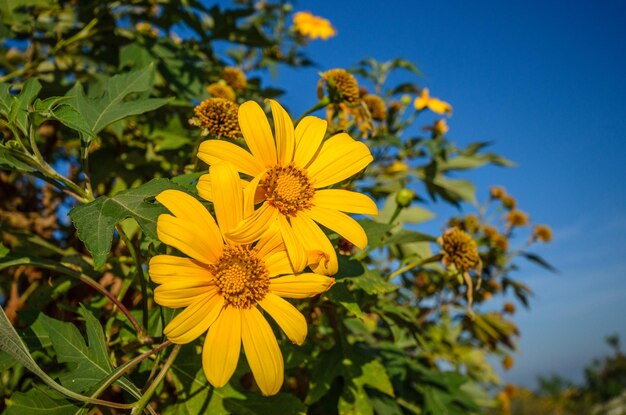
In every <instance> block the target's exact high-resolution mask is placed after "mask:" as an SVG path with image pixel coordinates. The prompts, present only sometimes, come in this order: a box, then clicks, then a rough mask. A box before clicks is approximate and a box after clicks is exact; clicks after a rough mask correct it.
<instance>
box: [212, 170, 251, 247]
mask: <svg viewBox="0 0 626 415" xmlns="http://www.w3.org/2000/svg"><path fill="white" fill-rule="evenodd" d="M209 174H210V175H211V178H212V181H214V182H215V183H219V186H215V187H214V188H213V207H214V209H215V216H216V217H217V222H218V223H219V226H220V230H221V231H222V234H223V235H225V234H226V233H227V232H228V231H230V230H232V229H235V228H236V227H237V225H238V224H239V222H241V220H242V219H243V190H242V189H241V182H240V179H239V174H237V171H236V170H235V168H234V167H233V166H232V164H230V163H218V164H214V165H213V166H211V169H210V170H209Z"/></svg>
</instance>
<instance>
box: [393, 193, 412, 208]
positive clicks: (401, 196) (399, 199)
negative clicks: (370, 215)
mask: <svg viewBox="0 0 626 415" xmlns="http://www.w3.org/2000/svg"><path fill="white" fill-rule="evenodd" d="M413 199H415V193H413V191H412V190H409V189H402V190H400V191H399V192H398V193H397V194H396V203H397V204H398V206H400V207H401V208H405V207H408V206H409V205H410V204H411V202H412V201H413Z"/></svg>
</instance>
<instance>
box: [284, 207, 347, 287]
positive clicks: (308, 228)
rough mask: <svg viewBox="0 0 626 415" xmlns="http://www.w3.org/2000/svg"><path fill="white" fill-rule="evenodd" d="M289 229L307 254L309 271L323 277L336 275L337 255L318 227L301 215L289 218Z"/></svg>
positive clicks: (337, 268)
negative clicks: (290, 228) (291, 229)
mask: <svg viewBox="0 0 626 415" xmlns="http://www.w3.org/2000/svg"><path fill="white" fill-rule="evenodd" d="M291 227H292V228H293V231H294V233H295V234H296V237H297V238H298V240H299V241H300V243H301V244H302V245H303V246H304V248H305V249H306V251H307V253H308V263H309V267H311V270H313V271H314V272H316V273H318V274H324V275H334V274H336V273H337V271H338V270H339V263H338V261H337V253H336V252H335V248H333V245H332V244H331V243H330V241H329V240H328V236H326V234H324V232H323V231H322V230H321V229H320V227H319V226H318V225H317V224H316V223H315V222H313V220H312V219H311V218H309V217H307V216H306V215H302V214H300V215H298V216H296V217H295V218H291Z"/></svg>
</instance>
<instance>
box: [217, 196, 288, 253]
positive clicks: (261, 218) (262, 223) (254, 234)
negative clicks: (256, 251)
mask: <svg viewBox="0 0 626 415" xmlns="http://www.w3.org/2000/svg"><path fill="white" fill-rule="evenodd" d="M277 218H278V211H277V210H276V209H274V208H273V207H271V206H270V205H268V204H267V203H264V204H263V205H262V206H261V207H260V208H259V209H257V211H256V212H254V213H253V214H252V215H250V216H248V217H247V218H246V219H244V220H243V221H241V222H240V223H239V225H238V226H237V227H236V228H235V229H233V230H231V231H230V232H228V234H227V235H226V237H227V238H228V239H229V240H231V241H233V242H236V243H241V244H251V243H253V242H256V241H258V240H259V239H261V237H262V236H263V235H264V234H265V233H266V232H267V231H268V230H269V229H271V228H272V225H274V223H275V222H276V219H277Z"/></svg>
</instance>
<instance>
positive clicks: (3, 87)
mask: <svg viewBox="0 0 626 415" xmlns="http://www.w3.org/2000/svg"><path fill="white" fill-rule="evenodd" d="M12 104H13V95H12V94H11V86H10V85H9V84H0V114H2V115H4V116H5V117H6V116H7V115H9V111H11V105H12Z"/></svg>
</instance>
